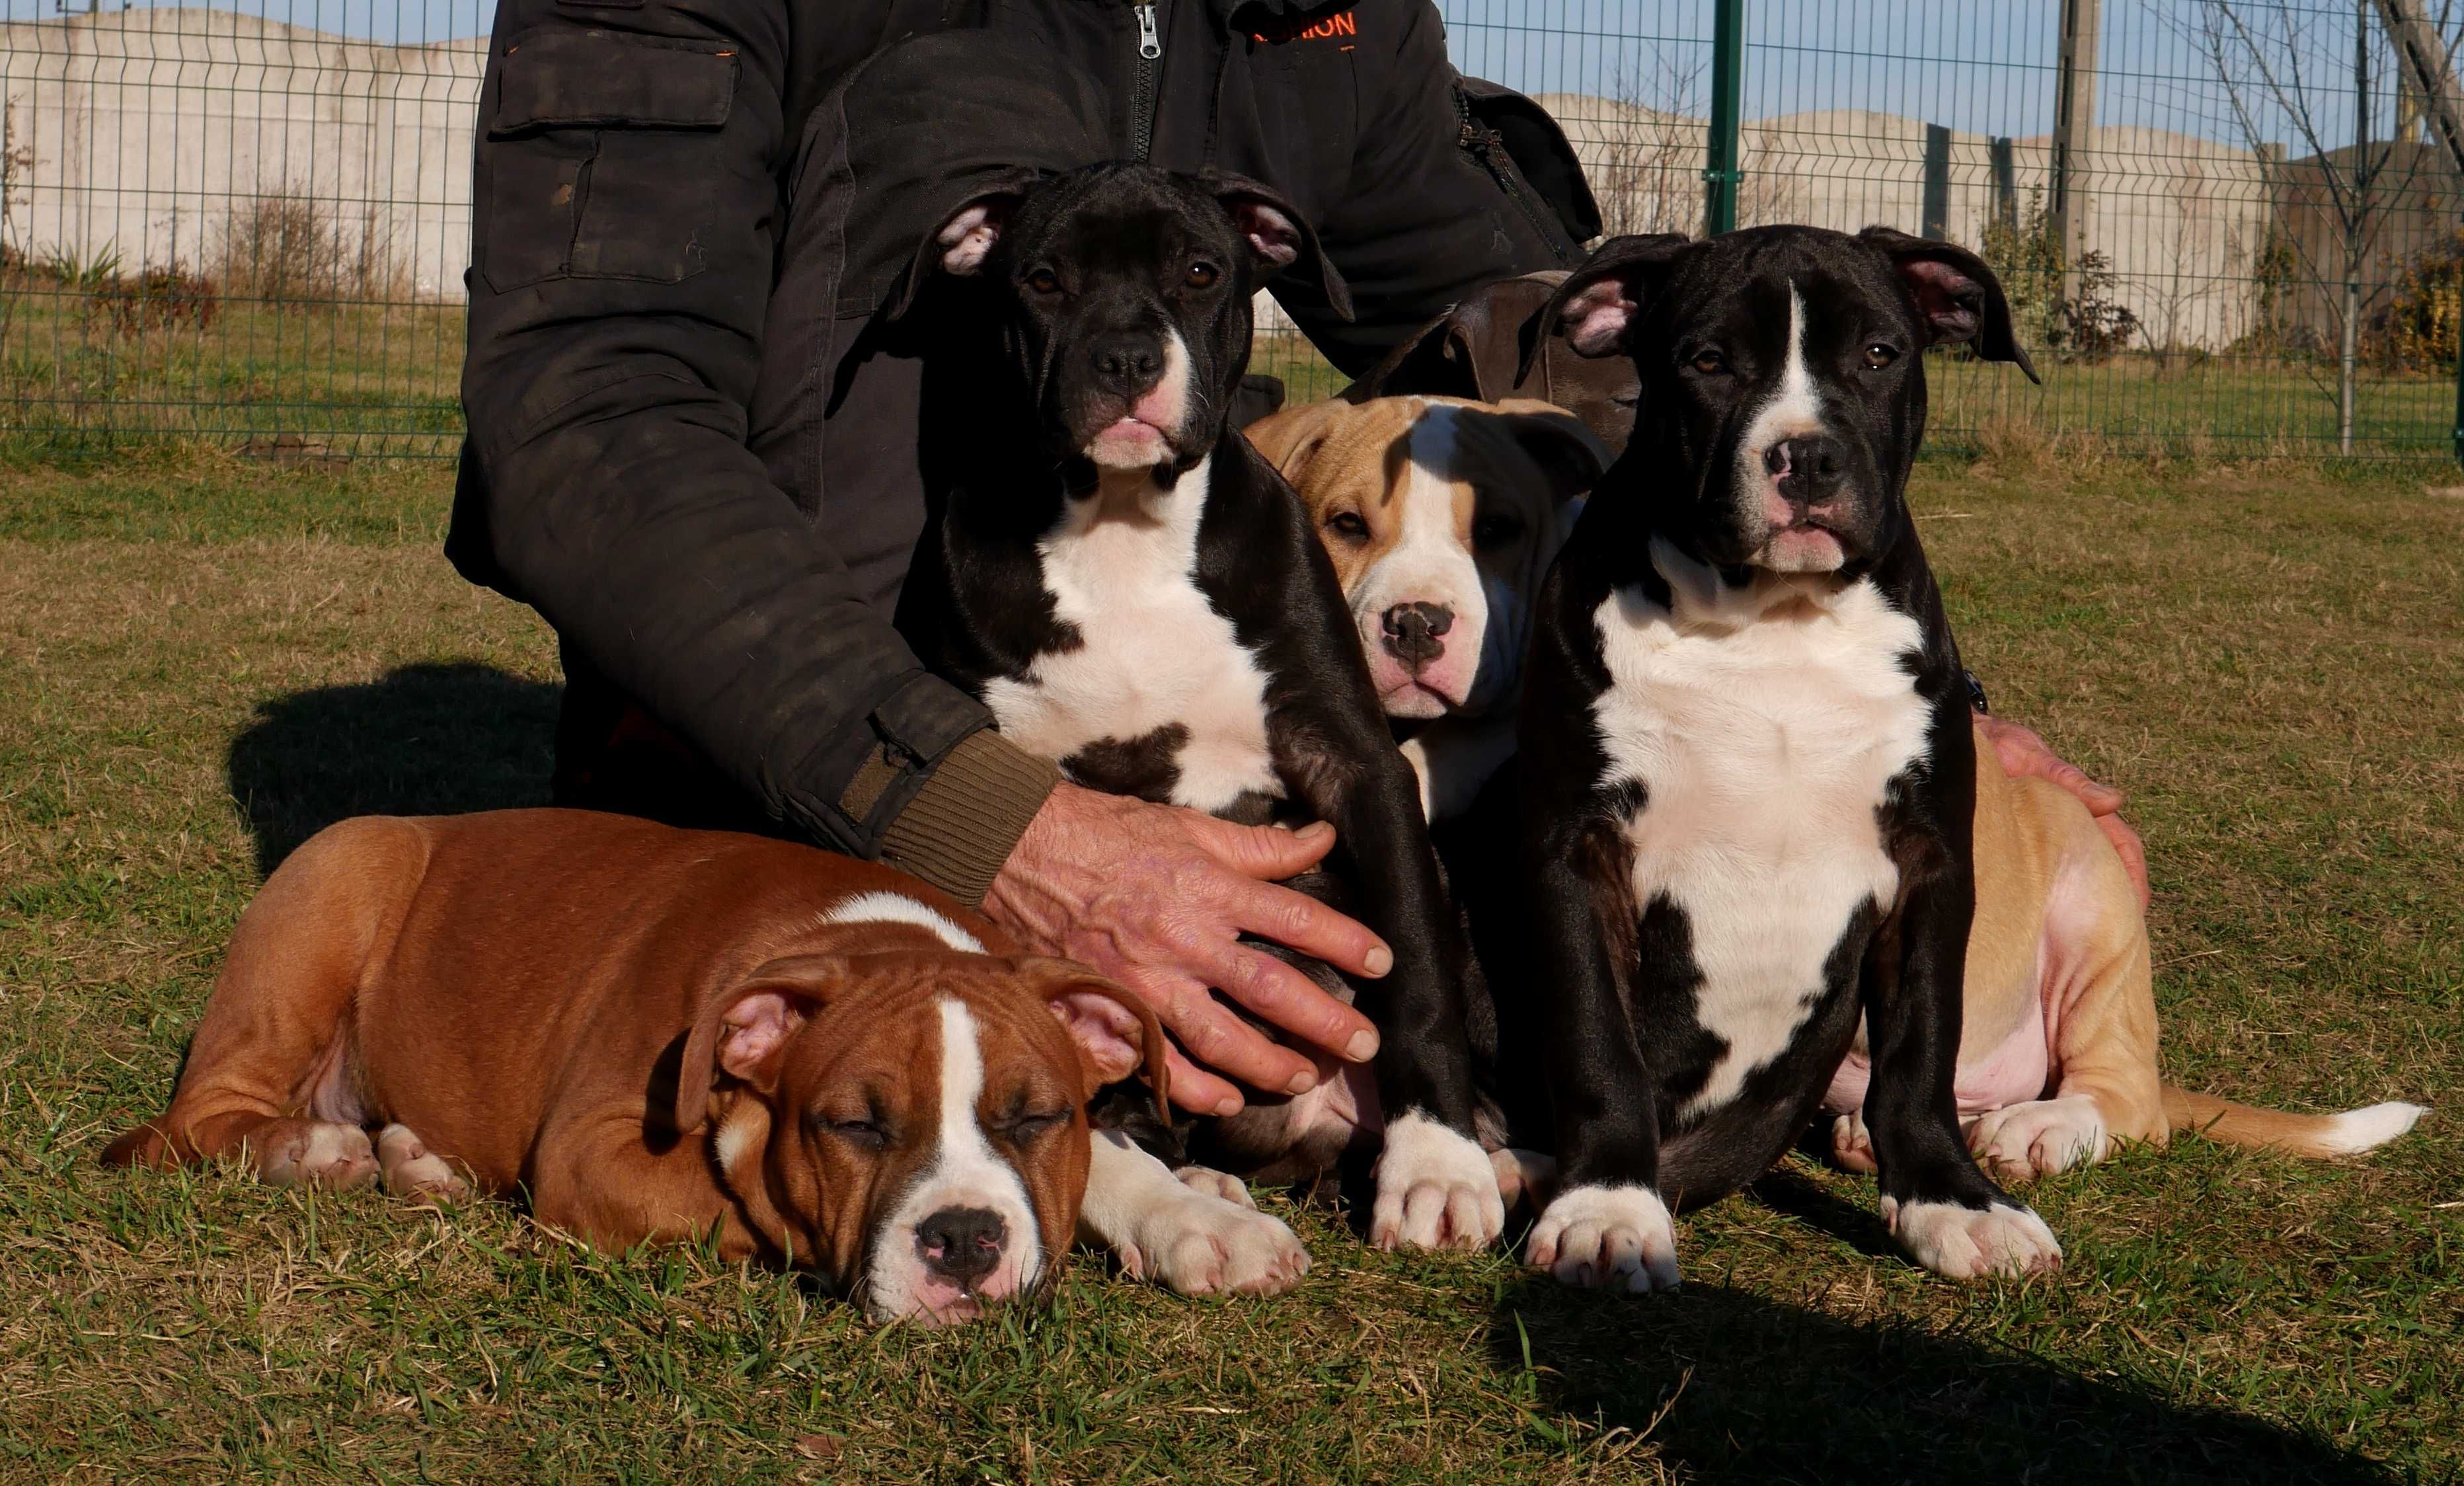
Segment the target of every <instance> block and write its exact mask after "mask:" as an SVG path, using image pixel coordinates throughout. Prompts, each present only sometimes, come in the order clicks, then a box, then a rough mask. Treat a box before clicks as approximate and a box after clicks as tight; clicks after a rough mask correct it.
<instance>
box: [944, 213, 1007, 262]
mask: <svg viewBox="0 0 2464 1486" xmlns="http://www.w3.org/2000/svg"><path fill="white" fill-rule="evenodd" d="M1000 237H1001V223H1000V221H999V220H998V219H997V218H996V217H995V216H994V215H993V209H992V207H991V206H990V205H988V204H987V203H984V202H980V201H979V202H978V203H976V204H975V205H974V206H972V207H969V208H968V209H967V210H965V211H961V212H959V213H958V214H957V216H954V217H952V218H950V220H949V221H948V222H946V223H944V224H943V225H942V228H941V231H940V233H939V235H937V236H936V237H935V239H934V241H935V242H937V243H939V244H940V245H941V271H942V272H943V273H945V274H956V275H958V276H960V277H965V276H967V275H970V274H974V273H977V272H979V270H981V269H982V268H983V266H984V259H985V258H986V257H987V256H989V255H991V253H992V251H993V244H994V243H995V242H996V241H998V240H1000Z"/></svg>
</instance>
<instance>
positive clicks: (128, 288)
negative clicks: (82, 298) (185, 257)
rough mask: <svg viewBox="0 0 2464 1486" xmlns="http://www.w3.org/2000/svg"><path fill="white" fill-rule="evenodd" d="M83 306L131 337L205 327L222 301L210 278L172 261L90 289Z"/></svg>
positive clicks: (127, 336)
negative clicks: (162, 266)
mask: <svg viewBox="0 0 2464 1486" xmlns="http://www.w3.org/2000/svg"><path fill="white" fill-rule="evenodd" d="M86 307H87V309H88V310H89V311H90V312H92V313H94V314H98V315H99V316H101V317H102V318H104V319H105V320H108V321H109V322H111V328H112V329H113V330H114V331H116V332H117V333H119V334H120V335H121V336H122V337H124V338H130V339H133V338H135V337H137V336H140V335H143V334H144V333H145V332H146V331H148V330H180V329H187V330H205V329H208V328H209V327H210V326H211V325H212V324H213V322H214V314H215V312H216V311H217V310H219V309H220V308H221V307H222V300H221V297H220V296H219V295H217V294H216V293H215V292H214V286H213V284H212V283H211V282H210V281H209V280H207V279H206V278H204V277H201V276H199V275H196V274H191V273H189V272H188V271H187V270H186V269H184V268H182V267H181V266H180V265H178V264H177V263H174V264H172V265H171V266H170V267H169V268H149V269H147V270H146V271H145V272H144V273H143V274H140V275H138V276H137V277H135V278H115V279H113V280H112V281H111V282H110V283H109V284H107V285H104V286H102V287H100V288H98V289H93V290H90V291H88V293H87V295H86Z"/></svg>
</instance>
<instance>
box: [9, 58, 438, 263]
mask: <svg viewBox="0 0 2464 1486" xmlns="http://www.w3.org/2000/svg"><path fill="white" fill-rule="evenodd" d="M0 33H5V35H0V47H5V51H0V97H5V100H6V103H7V107H8V110H9V120H10V123H9V134H10V139H11V144H12V145H14V146H16V147H18V148H21V149H25V150H28V151H30V152H31V154H32V166H31V168H29V169H27V170H25V171H23V172H21V175H20V178H19V180H18V181H17V183H16V189H14V190H13V191H11V193H10V199H9V200H8V202H7V203H6V218H5V226H6V232H7V240H8V242H9V245H10V246H11V248H12V249H14V250H17V251H20V252H26V253H30V254H34V255H41V254H46V253H50V252H53V251H55V250H64V251H67V252H70V253H73V254H77V255H80V256H87V255H95V254H99V253H101V252H104V251H117V252H118V253H119V254H120V255H121V259H122V260H123V262H125V263H127V264H129V265H130V266H132V267H133V266H135V265H137V264H140V263H143V264H147V265H157V264H164V263H168V262H170V261H172V260H173V259H175V258H176V259H178V260H180V261H182V262H183V263H185V264H187V265H190V266H199V265H209V264H211V263H213V262H214V261H215V259H216V257H217V255H219V254H220V253H221V251H222V249H223V245H224V241H225V233H226V224H227V223H228V221H229V219H230V218H231V215H232V213H233V212H234V211H240V212H247V211H251V210H253V204H254V203H256V202H257V201H258V200H260V199H263V198H269V197H288V198H295V199H305V200H308V201H313V202H314V203H316V204H317V206H318V209H319V212H320V213H321V214H323V215H324V216H325V217H326V219H327V221H328V222H329V224H330V226H331V228H332V229H333V230H334V231H335V232H337V233H340V234H341V235H342V236H344V237H345V238H347V239H349V240H350V242H351V243H352V244H353V245H355V246H356V245H358V244H360V243H365V244H366V245H367V247H368V249H369V250H370V255H371V256H376V257H381V258H383V259H385V262H386V263H387V264H388V265H389V266H390V267H391V268H392V269H393V270H394V271H395V274H394V277H396V278H397V280H398V283H399V286H400V289H401V290H402V291H403V292H408V293H416V294H418V295H420V296H423V297H440V296H451V295H458V294H460V293H461V285H462V271H463V269H464V268H465V267H467V266H468V265H469V262H470V232H471V140H472V131H473V122H472V121H473V111H474V109H475V108H476V106H477V102H478V98H479V78H480V70H481V67H482V65H483V63H484V61H485V59H486V43H485V42H484V41H483V40H480V39H475V38H474V39H470V40H463V41H450V42H444V43H440V44H438V45H435V46H417V47H387V46H376V45H371V44H368V43H365V42H360V41H349V40H344V39H343V38H341V37H338V36H332V35H327V34H325V33H319V32H314V31H306V30H301V29H298V28H295V27H290V26H285V25H283V24H281V23H280V22H277V21H267V20H259V19H256V18H254V17H252V16H245V15H236V14H233V13H231V12H230V11H210V10H143V11H115V12H111V13H106V14H98V15H84V16H77V17H75V18H72V19H68V20H62V21H47V22H39V23H31V24H16V25H10V26H7V27H0Z"/></svg>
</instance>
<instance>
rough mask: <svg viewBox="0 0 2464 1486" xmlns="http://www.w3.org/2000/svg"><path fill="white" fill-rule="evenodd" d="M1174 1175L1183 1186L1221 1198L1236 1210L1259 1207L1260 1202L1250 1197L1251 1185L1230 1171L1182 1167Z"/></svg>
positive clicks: (1210, 1167) (1208, 1167) (1209, 1167)
mask: <svg viewBox="0 0 2464 1486" xmlns="http://www.w3.org/2000/svg"><path fill="white" fill-rule="evenodd" d="M1172 1174H1173V1175H1174V1176H1175V1177H1177V1178H1178V1179H1179V1180H1180V1185H1181V1186H1183V1187H1188V1188H1189V1189H1190V1190H1191V1191H1193V1192H1203V1193H1204V1194H1205V1195H1207V1196H1209V1197H1219V1198H1221V1199H1222V1200H1223V1201H1225V1202H1228V1203H1230V1204H1232V1206H1234V1207H1236V1208H1255V1207H1257V1206H1258V1200H1257V1199H1256V1198H1254V1197H1252V1196H1250V1195H1249V1184H1248V1183H1246V1182H1243V1181H1242V1180H1241V1179H1240V1178H1239V1177H1237V1176H1234V1175H1232V1174H1231V1173H1230V1172H1228V1171H1218V1170H1216V1169H1215V1168H1214V1167H1212V1166H1180V1167H1177V1168H1176V1169H1175V1170H1174V1171H1173V1173H1172Z"/></svg>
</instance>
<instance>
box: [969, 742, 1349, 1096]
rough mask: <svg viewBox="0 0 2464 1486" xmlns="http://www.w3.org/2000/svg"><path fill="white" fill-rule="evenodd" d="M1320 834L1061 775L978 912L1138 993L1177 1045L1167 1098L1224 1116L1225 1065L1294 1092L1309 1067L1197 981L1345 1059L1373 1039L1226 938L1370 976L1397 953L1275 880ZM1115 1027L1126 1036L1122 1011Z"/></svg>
mask: <svg viewBox="0 0 2464 1486" xmlns="http://www.w3.org/2000/svg"><path fill="white" fill-rule="evenodd" d="M1333 845H1334V828H1333V827H1331V826H1329V825H1327V824H1325V823H1324V822H1322V821H1321V822H1319V823H1318V824H1316V825H1312V826H1310V827H1309V829H1308V830H1306V831H1297V832H1293V831H1278V830H1274V829H1271V828H1268V827H1259V826H1236V825H1233V824H1231V823H1230V822H1228V821H1221V820H1217V819H1215V818H1214V817H1213V816H1210V815H1201V814H1199V812H1198V811H1196V810H1181V809H1178V808H1177V807H1173V806H1167V805H1149V804H1147V803H1146V802H1145V801H1143V800H1132V799H1126V798H1123V797H1121V796H1118V795H1109V794H1099V793H1097V792H1096V791H1094V790H1091V789H1083V788H1080V787H1078V786H1076V785H1070V784H1063V785H1060V786H1057V787H1054V789H1053V791H1052V793H1051V795H1050V796H1049V797H1048V798H1047V799H1045V802H1044V809H1043V810H1041V811H1039V812H1038V813H1037V814H1036V817H1035V821H1034V823H1033V824H1032V825H1030V826H1028V827H1027V828H1026V834H1025V835H1023V836H1021V837H1020V838H1019V842H1018V846H1017V847H1016V849H1014V850H1013V851H1012V852H1011V853H1010V854H1009V861H1008V862H1007V863H1006V864H1005V865H1003V866H1002V868H1001V876H998V877H995V878H994V879H993V886H992V892H991V893H990V894H988V895H987V896H986V897H985V898H984V912H985V913H986V914H987V915H989V916H990V917H991V918H992V919H993V920H994V921H995V922H997V923H1000V924H1001V926H1002V927H1004V928H1006V929H1008V930H1009V931H1010V932H1011V933H1013V934H1015V935H1017V936H1018V937H1019V938H1020V939H1021V940H1023V941H1024V942H1025V943H1026V944H1027V945H1028V946H1029V947H1031V948H1033V949H1036V950H1039V951H1041V952H1043V953H1045V954H1051V955H1060V956H1064V957H1066V958H1067V959H1071V960H1075V961H1077V962H1079V963H1080V964H1081V965H1089V966H1091V967H1092V968H1094V969H1096V970H1098V971H1101V972H1102V973H1103V974H1105V975H1109V976H1111V978H1112V979H1114V980H1116V981H1118V982H1120V983H1121V984H1122V985H1123V986H1126V987H1129V988H1130V989H1131V990H1133V991H1134V992H1136V993H1137V994H1138V995H1140V996H1142V997H1144V998H1145V1000H1146V1002H1147V1004H1148V1005H1149V1006H1152V1007H1153V1008H1155V1015H1156V1016H1157V1017H1159V1018H1160V1019H1161V1020H1162V1022H1163V1025H1164V1026H1165V1027H1166V1028H1167V1029H1168V1030H1170V1031H1171V1032H1172V1034H1173V1037H1174V1039H1175V1040H1176V1041H1177V1043H1178V1045H1179V1047H1178V1049H1177V1050H1176V1051H1175V1052H1174V1054H1173V1056H1172V1096H1173V1102H1174V1103H1175V1104H1177V1105H1179V1106H1180V1107H1182V1108H1184V1109H1189V1110H1194V1111H1197V1112H1199V1113H1214V1114H1221V1115H1228V1114H1232V1113H1234V1112H1235V1111H1237V1110H1239V1109H1240V1108H1241V1102H1242V1101H1241V1091H1240V1090H1239V1089H1238V1088H1236V1087H1235V1086H1234V1085H1233V1084H1231V1083H1230V1082H1227V1081H1226V1079H1227V1078H1237V1079H1240V1080H1241V1081H1242V1082H1243V1083H1246V1084H1249V1085H1250V1086H1252V1087H1254V1088H1260V1089H1281V1090H1288V1091H1290V1092H1292V1093H1295V1094H1297V1093H1300V1092H1302V1091H1303V1090H1306V1089H1308V1088H1309V1087H1311V1086H1312V1085H1314V1084H1315V1083H1316V1082H1317V1074H1316V1067H1315V1065H1314V1064H1313V1063H1312V1062H1311V1061H1310V1060H1309V1058H1308V1057H1305V1056H1303V1055H1302V1054H1298V1053H1295V1052H1293V1051H1292V1050H1291V1049H1289V1048H1287V1047H1283V1046H1281V1045H1280V1044H1277V1043H1276V1042H1274V1041H1272V1040H1270V1039H1269V1038H1267V1037H1265V1036H1264V1035H1262V1034H1261V1033H1260V1032H1259V1031H1257V1029H1255V1028H1253V1027H1251V1026H1250V1025H1249V1024H1248V1023H1246V1022H1244V1021H1243V1020H1242V1019H1241V1018H1240V1017H1239V1016H1237V1015H1235V1014H1234V1013H1233V1011H1232V1010H1231V1009H1230V1008H1228V1007H1226V1006H1224V1005H1223V1004H1222V1003H1221V1002H1220V1001H1218V1000H1216V999H1215V997H1214V996H1213V995H1212V994H1210V993H1209V990H1208V987H1215V988H1217V989H1220V990H1221V991H1222V992H1223V993H1224V994H1225V995H1228V996H1230V997H1232V998H1233V999H1234V1000H1236V1001H1238V1002H1240V1003H1241V1005H1243V1007H1246V1008H1247V1009H1249V1010H1250V1011H1251V1012H1252V1013H1254V1014H1255V1015H1257V1016H1258V1017H1260V1018H1261V1019H1263V1020H1265V1021H1266V1022H1268V1023H1271V1024H1272V1025H1274V1026H1276V1027H1279V1028H1281V1029H1283V1030H1284V1031H1286V1032H1287V1033H1289V1034H1290V1035H1292V1036H1293V1037H1295V1038H1297V1039H1298V1040H1300V1041H1302V1042H1306V1043H1309V1044H1312V1045H1314V1046H1317V1047H1321V1048H1325V1049H1327V1050H1328V1051H1329V1052H1331V1053H1333V1054H1336V1055H1338V1056H1340V1057H1344V1058H1348V1059H1350V1060H1351V1061H1353V1062H1355V1063H1358V1062H1366V1061H1367V1060H1368V1059H1369V1058H1370V1057H1371V1056H1372V1055H1374V1054H1375V1053H1376V1051H1377V1032H1376V1030H1375V1028H1373V1027H1372V1026H1371V1025H1370V1023H1369V1019H1368V1018H1367V1017H1365V1016H1362V1015H1361V1014H1360V1013H1359V1012H1357V1011H1354V1010H1353V1009H1351V1008H1350V1007H1348V1006H1345V1005H1344V1004H1343V1003H1342V1002H1340V1001H1337V1000H1336V999H1334V998H1333V997H1332V996H1330V995H1328V994H1327V993H1326V992H1325V991H1324V990H1321V989H1319V988H1318V987H1316V986H1315V985H1313V984H1312V983H1311V982H1310V981H1309V978H1308V977H1306V976H1304V975H1302V974H1301V973H1300V972H1299V971H1298V970H1295V969H1293V968H1292V967H1291V966H1290V965H1286V964H1285V963H1284V962H1282V961H1281V960H1278V959H1276V958H1275V957H1274V956H1272V955H1269V954H1265V953H1263V952H1261V951H1260V950H1257V949H1255V948H1252V947H1251V946H1249V945H1246V944H1243V943H1238V941H1239V938H1240V936H1241V935H1242V934H1243V933H1248V934H1254V935H1256V936H1257V937H1259V938H1261V939H1267V940H1272V941H1274V942H1275V943H1279V944H1284V945H1287V946H1289V947H1290V948H1293V949H1297V950H1300V951H1302V952H1303V953H1305V954H1310V955H1315V956H1316V957H1317V958H1319V959H1321V960H1324V961H1326V962H1327V963H1328V964H1330V965H1334V966H1335V967H1336V968H1338V969H1340V970H1343V971H1345V972H1347V973H1349V974H1353V975H1362V976H1369V977H1373V978H1374V977H1375V976H1380V975H1383V974H1385V973H1386V972H1387V971H1388V970H1390V969H1392V968H1393V967H1394V965H1395V952H1394V951H1393V950H1392V949H1390V948H1388V947H1387V946H1386V944H1385V943H1383V942H1382V941H1380V940H1379V939H1378V938H1377V936H1376V935H1375V934H1373V933H1371V932H1370V931H1369V930H1368V929H1366V928H1364V927H1362V926H1361V925H1360V924H1358V923H1355V922H1353V920H1350V919H1348V918H1345V917H1344V916H1343V915H1341V914H1339V913H1336V912H1335V911H1334V910H1333V909H1331V908H1329V907H1327V906H1326V905H1325V904H1324V903H1321V902H1319V901H1318V900H1317V899H1316V898H1310V897H1309V896H1308V895H1307V894H1304V893H1297V892H1294V891H1293V890H1292V889H1290V888H1287V887H1283V886H1279V885H1278V883H1279V881H1280V879H1282V878H1285V877H1288V876H1292V875H1294V874H1295V873H1300V872H1305V871H1307V870H1308V869H1309V868H1310V867H1312V866H1314V865H1316V863H1317V861H1318V859H1319V858H1320V857H1323V856H1324V855H1326V854H1327V851H1328V849H1329V848H1331V847H1332V846H1333ZM1108 1005H1109V1003H1095V1002H1092V1001H1091V999H1090V1003H1089V1006H1088V1007H1072V1008H1071V1009H1070V1010H1071V1013H1072V1015H1073V1016H1089V1015H1098V1016H1100V1015H1101V1014H1102V1009H1103V1007H1105V1006H1108ZM1113 1010H1114V1013H1115V1014H1117V1015H1119V1016H1121V1017H1123V1018H1126V1017H1127V1015H1128V1013H1127V1012H1125V1011H1120V1010H1119V1009H1117V1008H1115V1009H1113ZM1112 1030H1113V1031H1116V1032H1117V1031H1121V1030H1122V1029H1119V1028H1117V1027H1116V1028H1114V1029H1112ZM1126 1032H1127V1035H1128V1036H1129V1038H1130V1039H1131V1040H1132V1041H1134V1040H1135V1038H1136V1036H1137V1029H1136V1027H1135V1025H1134V1024H1132V1025H1131V1026H1129V1027H1128V1028H1127V1029H1126ZM1182 1050H1185V1051H1186V1054H1187V1055H1186V1056H1183V1055H1182ZM1219 1075H1221V1076H1219Z"/></svg>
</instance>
